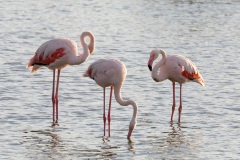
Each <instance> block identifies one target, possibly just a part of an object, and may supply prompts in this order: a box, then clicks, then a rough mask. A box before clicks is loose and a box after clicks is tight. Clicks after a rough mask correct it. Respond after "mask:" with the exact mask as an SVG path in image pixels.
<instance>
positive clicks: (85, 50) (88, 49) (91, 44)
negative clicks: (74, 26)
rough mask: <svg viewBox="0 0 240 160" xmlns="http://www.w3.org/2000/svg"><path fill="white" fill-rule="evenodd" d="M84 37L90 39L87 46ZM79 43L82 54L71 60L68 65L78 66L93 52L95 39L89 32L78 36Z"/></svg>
mask: <svg viewBox="0 0 240 160" xmlns="http://www.w3.org/2000/svg"><path fill="white" fill-rule="evenodd" d="M85 37H89V39H90V42H89V43H88V44H87V43H86V41H85ZM80 43H81V45H82V48H83V53H82V54H79V55H78V56H76V57H73V58H71V63H70V65H78V64H81V63H83V62H85V61H86V60H87V59H88V57H89V55H90V54H92V52H93V51H94V47H95V39H94V36H93V35H92V33H91V32H83V33H82V34H81V36H80Z"/></svg>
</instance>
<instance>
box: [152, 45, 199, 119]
mask: <svg viewBox="0 0 240 160" xmlns="http://www.w3.org/2000/svg"><path fill="white" fill-rule="evenodd" d="M159 54H162V59H161V60H160V61H159V62H158V63H157V64H156V65H155V66H154V67H153V69H152V64H153V61H154V60H155V59H157V58H158V56H159ZM148 67H149V70H150V71H152V78H153V80H155V81H156V82H161V81H164V80H166V79H169V80H170V81H172V87H173V105H172V114H171V121H173V113H174V110H175V82H178V83H179V84H180V105H179V108H178V111H179V115H178V122H180V119H181V112H182V84H183V83H185V82H189V81H192V82H197V83H199V84H201V85H202V86H204V80H203V78H202V76H201V74H200V73H199V71H198V69H197V67H196V66H195V64H194V63H193V62H192V61H191V60H189V59H188V58H185V57H183V56H181V55H170V56H167V54H166V53H165V51H164V50H162V49H154V50H152V52H151V53H150V58H149V61H148ZM159 69H160V72H159V73H158V71H159Z"/></svg>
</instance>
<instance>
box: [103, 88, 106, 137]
mask: <svg viewBox="0 0 240 160" xmlns="http://www.w3.org/2000/svg"><path fill="white" fill-rule="evenodd" d="M103 128H104V136H105V130H106V115H105V87H104V88H103Z"/></svg>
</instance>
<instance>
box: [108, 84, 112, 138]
mask: <svg viewBox="0 0 240 160" xmlns="http://www.w3.org/2000/svg"><path fill="white" fill-rule="evenodd" d="M112 91H113V86H111V90H110V98H109V108H108V136H109V137H110V121H111V103H112Z"/></svg>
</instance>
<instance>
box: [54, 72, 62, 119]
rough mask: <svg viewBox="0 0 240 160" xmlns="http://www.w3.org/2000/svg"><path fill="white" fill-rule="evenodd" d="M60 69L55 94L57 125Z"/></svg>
mask: <svg viewBox="0 0 240 160" xmlns="http://www.w3.org/2000/svg"><path fill="white" fill-rule="evenodd" d="M60 71H61V70H60V69H58V75H57V86H56V94H55V103H56V123H58V89H59V79H60Z"/></svg>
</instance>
